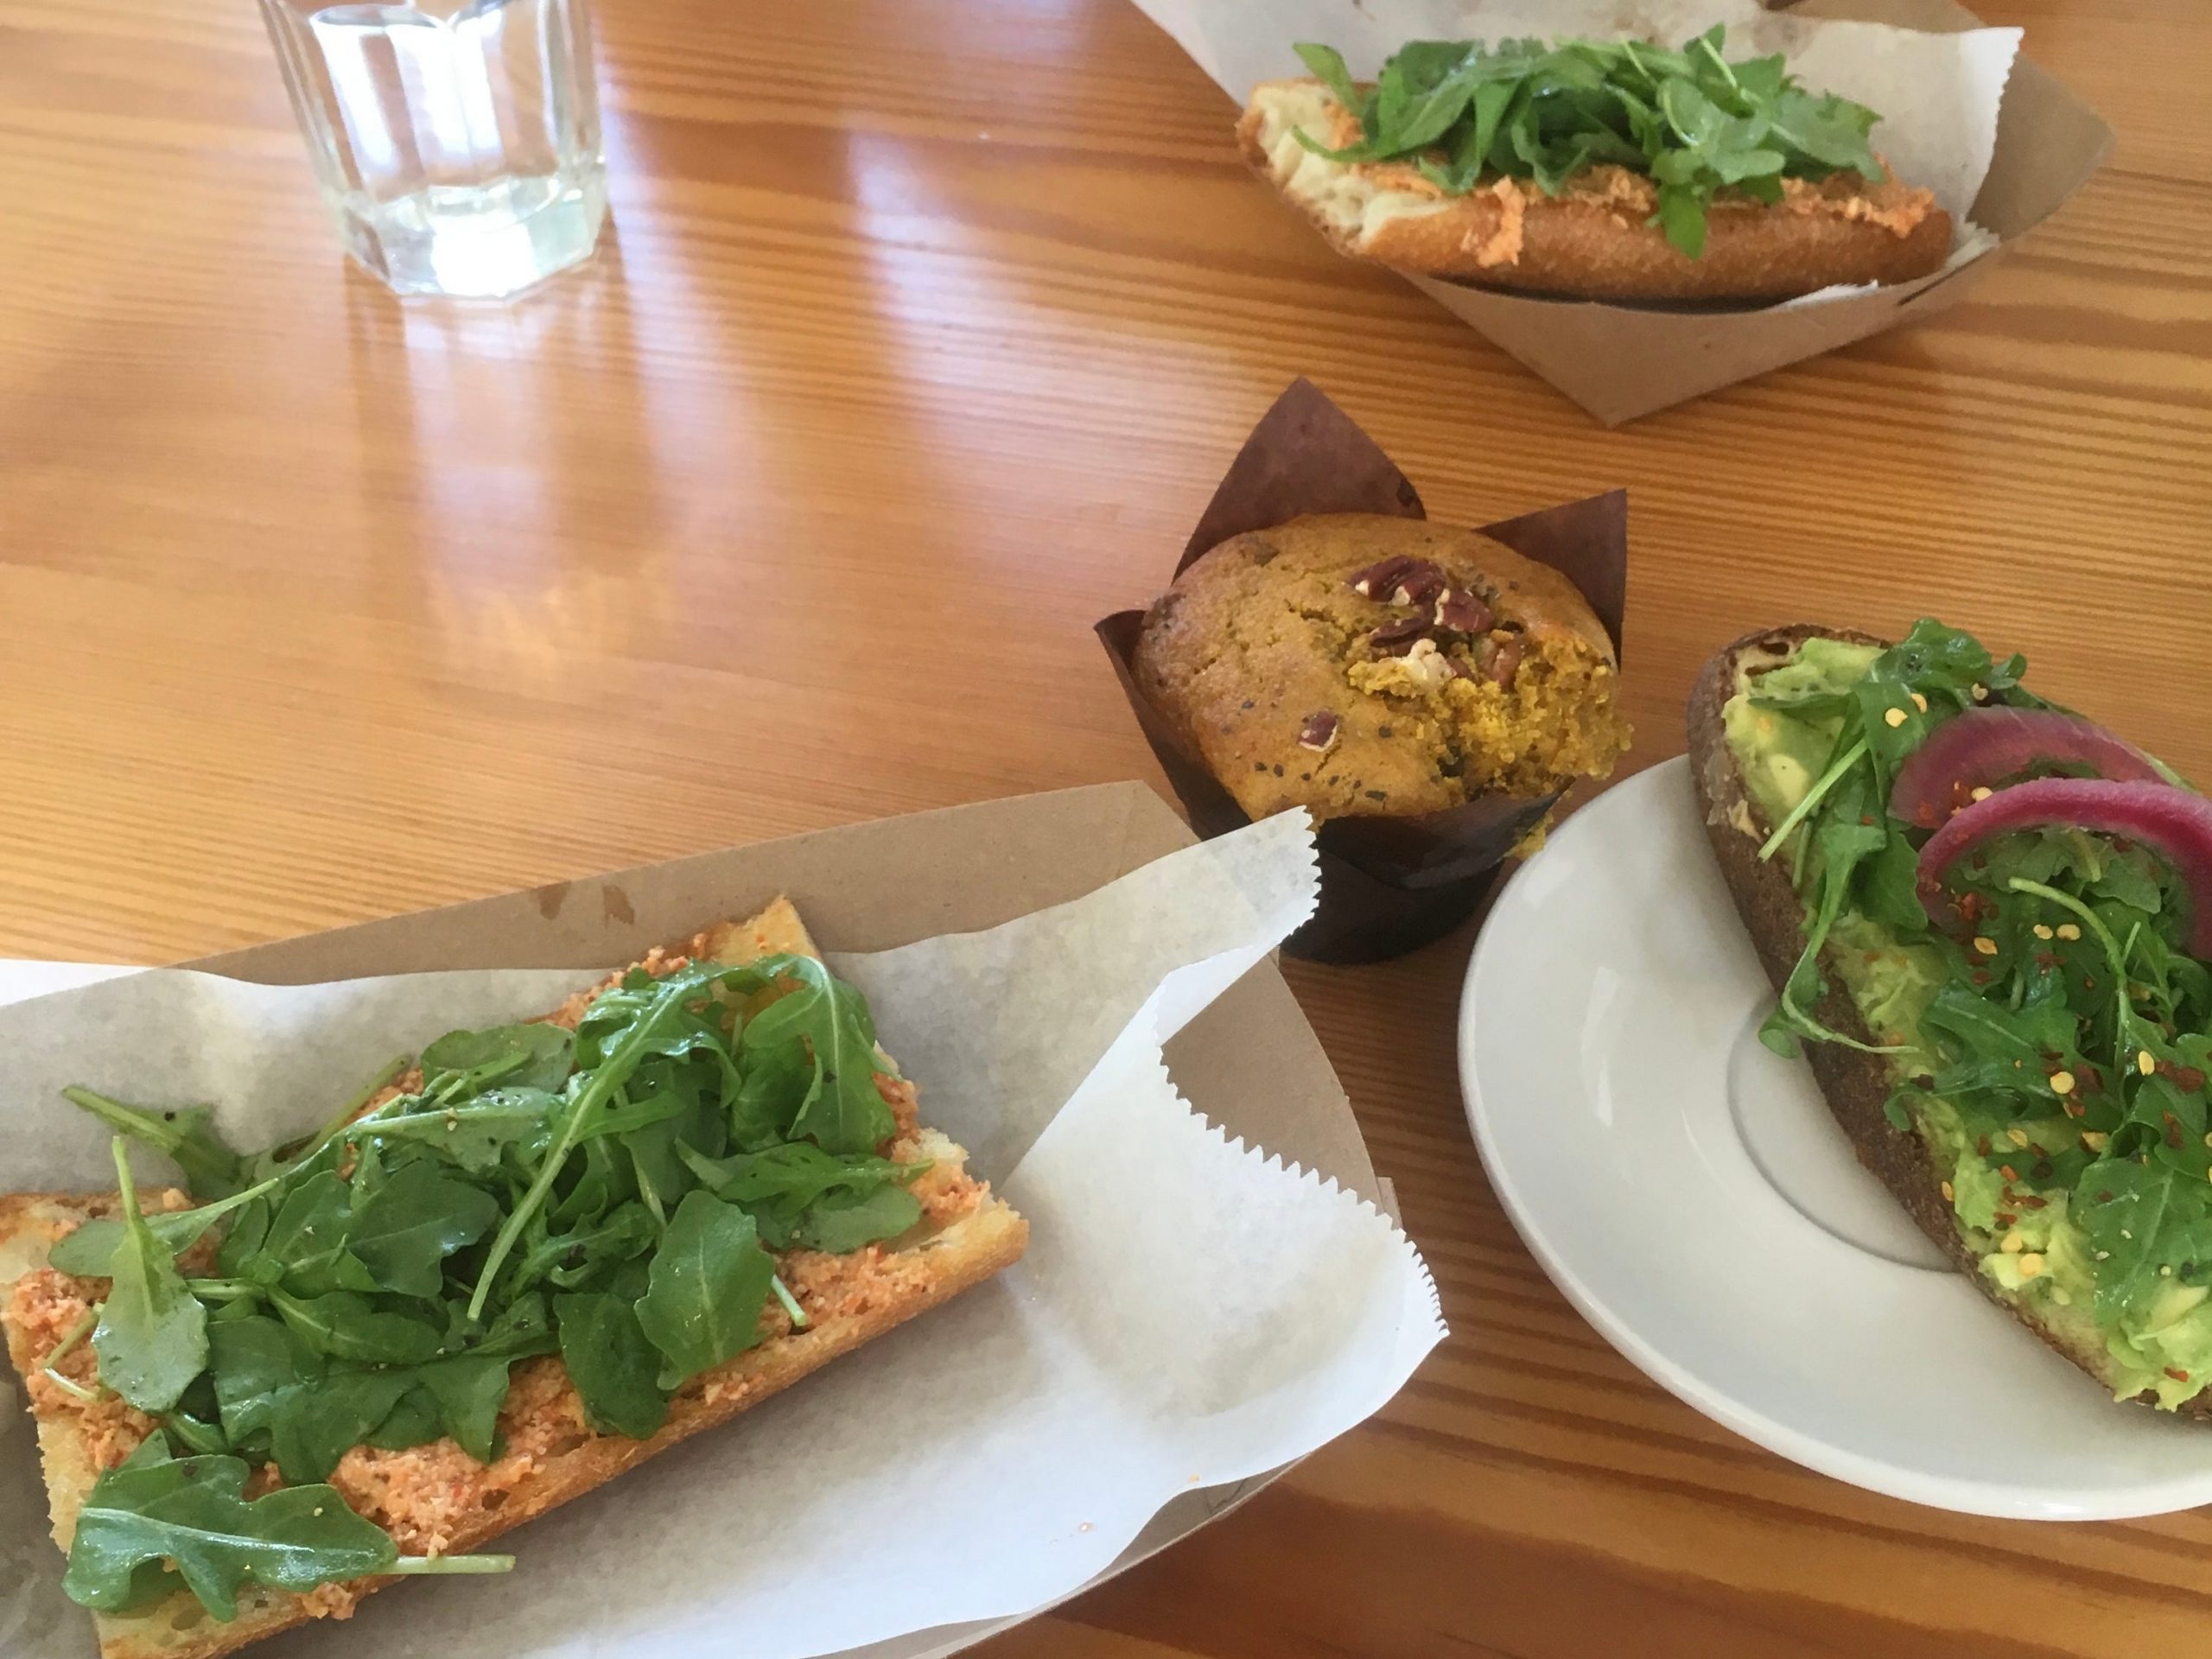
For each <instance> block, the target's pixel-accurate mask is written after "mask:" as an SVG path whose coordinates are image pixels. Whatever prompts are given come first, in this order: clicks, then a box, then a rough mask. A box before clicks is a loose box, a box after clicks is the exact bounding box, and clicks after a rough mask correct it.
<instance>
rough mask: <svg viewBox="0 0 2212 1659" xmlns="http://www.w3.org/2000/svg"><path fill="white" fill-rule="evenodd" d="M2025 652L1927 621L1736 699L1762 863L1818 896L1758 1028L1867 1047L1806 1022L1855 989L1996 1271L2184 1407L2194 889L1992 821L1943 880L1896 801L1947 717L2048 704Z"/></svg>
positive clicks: (2205, 1318) (2143, 1385)
mask: <svg viewBox="0 0 2212 1659" xmlns="http://www.w3.org/2000/svg"><path fill="white" fill-rule="evenodd" d="M2023 670H2024V663H2023V662H2022V660H2021V659H2020V658H2018V657H2014V658H2009V659H2006V660H2002V661H1999V660H1996V659H1993V658H1992V657H1991V655H1990V654H1989V652H1986V650H1984V649H1983V647H1982V646H1981V645H1980V644H1978V643H1977V642H1976V641H1975V640H1974V639H1972V638H1970V637H1969V636H1967V635H1966V634H1964V633H1961V632H1958V631H1956V630H1955V629H1952V628H1948V627H1946V626H1943V625H1942V624H1941V623H1938V622H1936V621H1932V620H1923V621H1922V622H1920V623H1918V624H1917V625H1916V626H1915V627H1914V628H1913V629H1912V631H1911V632H1910V634H1909V635H1908V636H1907V637H1906V638H1905V639H1904V640H1903V641H1902V642H1901V643H1899V644H1898V645H1894V646H1891V647H1890V648H1888V649H1886V650H1877V649H1876V648H1874V647H1872V646H1858V645H1848V644H1846V643H1843V642H1840V641H1832V640H1817V639H1816V640H1814V641H1811V642H1809V643H1808V644H1807V645H1804V646H1802V647H1801V648H1800V650H1799V652H1798V654H1797V657H1796V659H1795V660H1793V661H1791V662H1789V663H1788V664H1783V665H1781V666H1779V667H1777V668H1774V669H1772V670H1771V671H1767V672H1764V673H1758V674H1754V675H1752V676H1751V677H1750V678H1749V679H1748V681H1747V683H1745V686H1744V688H1743V689H1742V690H1741V691H1740V693H1739V695H1738V696H1737V697H1736V698H1735V699H1734V700H1733V701H1732V702H1731V703H1730V704H1729V705H1728V708H1727V709H1726V722H1727V729H1728V738H1729V742H1730V747H1731V750H1732V753H1733V754H1734V756H1735V758H1736V760H1737V762H1738V769H1739V771H1740V772H1741V773H1742V775H1743V776H1744V778H1745V782H1746V785H1747V787H1748V789H1749V790H1750V791H1751V795H1752V798H1753V799H1754V800H1755V801H1756V802H1757V803H1758V805H1759V806H1760V807H1761V809H1762V810H1764V812H1765V813H1766V815H1767V817H1768V819H1769V822H1770V823H1774V824H1775V825H1776V828H1775V829H1774V833H1773V835H1772V836H1771V837H1770V840H1769V841H1768V842H1766V844H1765V846H1764V848H1763V849H1762V852H1763V855H1765V856H1768V857H1771V858H1777V859H1781V860H1784V861H1787V863H1788V866H1789V869H1790V870H1791V872H1792V874H1793V876H1794V878H1795V880H1796V886H1797V889H1798V892H1799V894H1800V896H1801V898H1802V899H1803V902H1804V906H1805V931H1806V935H1807V944H1806V949H1805V952H1804V955H1803V957H1802V959H1801V960H1800V962H1799V963H1798V964H1797V967H1796V972H1795V973H1794V974H1792V975H1791V976H1790V978H1789V983H1788V986H1787V988H1786V989H1785V990H1784V992H1783V995H1782V996H1781V999H1780V1001H1779V1003H1778V1005H1777V1007H1776V1008H1775V1010H1774V1012H1773V1014H1772V1015H1771V1017H1770V1019H1769V1020H1767V1022H1766V1025H1765V1027H1764V1032H1763V1033H1762V1034H1763V1035H1764V1037H1765V1039H1767V1041H1768V1043H1769V1045H1770V1046H1772V1047H1774V1048H1776V1049H1777V1051H1779V1052H1784V1053H1795V1052H1797V1050H1798V1046H1799V1044H1800V1043H1801V1041H1806V1040H1809V1041H1813V1042H1819V1043H1843V1044H1849V1045H1851V1046H1867V1045H1865V1044H1863V1043H1862V1042H1861V1041H1859V1039H1854V1038H1853V1037H1850V1036H1847V1035H1845V1034H1844V1033H1840V1032H1837V1031H1834V1030H1833V1029H1831V1028H1830V1027H1828V1026H1827V1024H1825V1023H1823V1022H1822V1020H1821V1019H1820V1018H1819V1015H1818V1014H1817V1012H1816V1009H1817V1007H1818V1005H1819V1004H1820V1003H1821V1001H1822V999H1823V997H1824V996H1825V995H1827V993H1828V991H1829V989H1830V988H1831V986H1832V985H1835V986H1837V987H1838V988H1841V989H1843V990H1845V991H1847V992H1848V993H1849V994H1850V995H1851V997H1852V1000H1853V1003H1854V1005H1855V1007H1857V1008H1858V1010H1859V1013H1860V1014H1862V1015H1863V1016H1864V1024H1865V1025H1866V1027H1867V1028H1868V1030H1869V1031H1870V1032H1871V1033H1872V1034H1873V1036H1874V1037H1875V1039H1876V1040H1875V1042H1874V1044H1872V1052H1878V1053H1880V1054H1883V1055H1885V1056H1886V1057H1887V1063H1888V1065H1889V1069H1890V1071H1891V1075H1892V1077H1894V1078H1895V1079H1896V1082H1897V1089H1896V1091H1895V1093H1894V1094H1893V1095H1892V1096H1891V1099H1890V1101H1889V1103H1888V1108H1887V1109H1888V1113H1889V1116H1890V1118H1891V1122H1893V1123H1895V1124H1896V1125H1897V1127H1898V1128H1912V1129H1915V1130H1916V1131H1917V1132H1918V1134H1919V1135H1920V1136H1921V1138H1922V1140H1923V1142H1924V1143H1925V1144H1927V1145H1928V1147H1929V1150H1930V1152H1931V1154H1933V1156H1934V1158H1935V1161H1936V1165H1937V1167H1938V1168H1939V1170H1942V1171H1944V1172H1946V1173H1947V1174H1948V1179H1947V1180H1946V1181H1945V1196H1946V1197H1947V1198H1949V1199H1950V1200H1951V1202H1952V1205H1953V1207H1954V1209H1955V1213H1956V1216H1957V1218H1958V1221H1959V1224H1960V1226H1961V1231H1962V1234H1963V1236H1965V1237H1966V1238H1967V1240H1968V1242H1969V1243H1971V1244H1972V1245H1973V1246H1974V1248H1975V1249H1976V1250H1977V1251H1978V1252H1980V1254H1981V1255H1982V1258H1983V1260H1982V1267H1983V1271H1984V1272H1985V1273H1986V1274H1987V1275H1988V1276H1989V1277H1990V1278H1991V1279H1992V1280H1993V1281H1994V1282H1995V1283H1996V1284H1997V1285H1998V1286H1999V1288H2000V1289H2002V1290H2003V1291H2004V1292H2005V1294H2007V1295H2008V1296H2011V1297H2012V1298H2014V1299H2016V1300H2027V1301H2032V1302H2034V1303H2036V1304H2037V1306H2038V1308H2039V1310H2040V1312H2041V1313H2042V1315H2043V1316H2044V1317H2045V1318H2046V1319H2048V1320H2049V1321H2050V1322H2051V1323H2054V1324H2057V1325H2070V1326H2072V1327H2073V1328H2075V1329H2077V1330H2080V1329H2092V1330H2094V1334H2095V1336H2096V1337H2097V1338H2100V1339H2101V1341H2102V1342H2103V1344H2104V1346H2105V1349H2106V1351H2107V1352H2108V1353H2109V1354H2110V1356H2111V1357H2112V1361H2113V1376H2115V1377H2116V1378H2117V1379H2118V1382H2117V1383H2116V1387H2117V1388H2118V1389H2119V1390H2120V1392H2121V1393H2123V1394H2133V1393H2137V1392H2142V1391H2145V1390H2148V1391H2152V1392H2155V1393H2156V1394H2157V1395H2158V1398H2159V1400H2160V1402H2162V1403H2163V1404H2165V1405H2167V1406H2173V1405H2177V1404H2178V1403H2180V1402H2181V1401H2183V1400H2184V1399H2187V1398H2189V1397H2190V1396H2191V1395H2195V1394H2196V1393H2197V1392H2198V1391H2199V1390H2200V1389H2202V1388H2203V1387H2204V1386H2205V1385H2206V1383H2212V1306H2208V1305H2207V1298H2208V1294H2212V1139H2208V1129H2212V1124H2209V1123H2208V1121H2207V1120H2208V1113H2212V964H2208V963H2205V962H2203V961H2201V960H2199V959H2197V958H2196V957H2193V956H2192V955H2191V954H2190V950H2189V949H2188V944H2187V942H2188V940H2189V938H2190V926H2189V924H2190V906H2191V904H2192V902H2193V899H2192V896H2191V895H2190V893H2189V892H2188V890H2187V887H2186V884H2185V883H2184V882H2183V880H2181V878H2180V877H2179V875H2177V873H2176V872H2175V870H2174V869H2173V868H2171V867H2170V866H2168V865H2167V864H2166V863H2164V861H2162V860H2160V859H2159V858H2158V857H2155V856H2153V855H2152V853H2150V852H2149V851H2147V850H2145V849H2144V848H2142V847H2140V846H2139V845H2135V844H2133V843H2130V842H2126V841H2124V840H2121V839H2119V838H2116V837H2114V836H2107V835H2100V834H2096V833H2092V832H2090V831H2088V830H2085V829H2078V828H2053V829H2032V830H2020V831H2014V832H2012V833H2009V834H2005V835H2003V836H1997V837H1995V838H1993V839H1992V840H1990V841H1988V842H1986V843H1984V844H1983V845H1982V846H1980V848H1979V849H1977V850H1976V851H1974V853H1972V854H1970V855H1968V856H1967V857H1966V858H1965V859H1963V860H1962V861H1960V862H1959V863H1958V864H1956V865H1955V866H1954V867H1953V868H1952V869H1951V870H1950V872H1949V873H1948V875H1947V876H1946V878H1945V880H1944V882H1943V884H1942V888H1941V890H1940V892H1937V893H1929V892H1928V890H1927V889H1925V888H1923V887H1920V886H1918V885H1917V883H1916V862H1917V859H1918V851H1919V848H1920V846H1921V845H1923V843H1925V842H1926V841H1927V840H1928V838H1929V833H1930V831H1929V829H1927V828H1924V827H1921V826H1918V825H1915V824H1911V823H1906V822H1904V821H1903V820H1902V819H1900V818H1898V817H1895V816H1893V815H1892V814H1891V811H1890V810H1889V808H1890V801H1891V785H1892V784H1893V783H1894V782H1895V780H1896V778H1897V772H1898V769H1899V767H1900V766H1903V765H1904V761H1905V760H1906V758H1907V757H1908V756H1910V754H1912V753H1913V752H1914V751H1915V750H1916V749H1917V748H1919V747H1920V746H1921V744H1922V743H1923V742H1924V741H1926V740H1927V739H1928V737H1929V734H1931V733H1932V732H1934V731H1935V730H1936V729H1937V728H1939V727H1940V726H1941V725H1942V723H1943V722H1945V721H1949V720H1951V719H1954V718H1956V717H1958V716H1959V715H1960V714H1961V712H1962V711H1964V710H1967V709H1973V708H1976V707H1983V706H1998V707H2002V706H2007V705H2009V706H2012V707H2016V708H2041V707H2044V706H2046V705H2044V704H2043V703H2042V702H2040V700H2039V699H2037V698H2036V697H2035V696H2033V695H2032V694H2031V693H2030V692H2029V691H2028V690H2025V688H2024V687H2023V686H2022V685H2021V683H2020V678H2021V674H2022V672H2023ZM2054 769H2055V768H2054ZM2161 771H2162V772H2163V771H2164V769H2163V768H2161ZM2166 775H2167V776H2168V777H2169V778H2170V779H2171V774H2170V773H2168V774H2166ZM2171 782H2173V783H2174V784H2177V785H2178V784H2179V783H2180V780H2179V779H2171ZM1985 792H1986V791H1985ZM1828 947H1833V948H1828Z"/></svg>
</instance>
